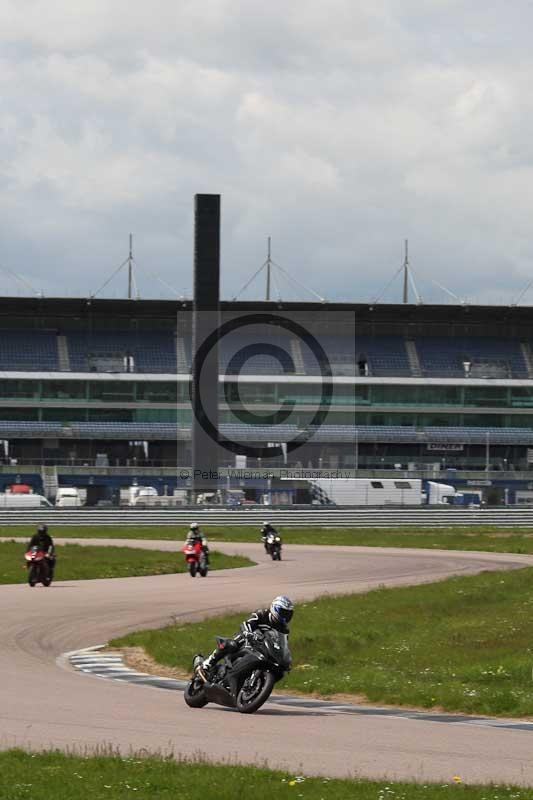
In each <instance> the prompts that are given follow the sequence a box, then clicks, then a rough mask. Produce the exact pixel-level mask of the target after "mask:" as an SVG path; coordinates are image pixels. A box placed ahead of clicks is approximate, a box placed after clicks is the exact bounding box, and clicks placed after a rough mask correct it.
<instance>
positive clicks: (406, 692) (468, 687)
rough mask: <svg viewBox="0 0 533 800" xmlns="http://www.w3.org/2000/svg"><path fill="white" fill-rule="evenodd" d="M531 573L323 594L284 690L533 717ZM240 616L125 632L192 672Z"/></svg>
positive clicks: (295, 625) (305, 623)
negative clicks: (195, 658)
mask: <svg viewBox="0 0 533 800" xmlns="http://www.w3.org/2000/svg"><path fill="white" fill-rule="evenodd" d="M532 587H533V568H528V569H520V570H513V571H505V572H496V573H492V572H491V573H488V572H487V573H483V574H481V575H478V576H475V577H468V578H452V579H449V580H446V581H441V582H438V583H433V584H428V585H425V586H415V587H407V588H396V589H385V588H383V589H377V590H375V591H371V592H369V593H367V594H355V595H347V596H344V597H323V598H320V599H318V600H316V601H313V602H309V603H304V604H302V605H299V606H297V609H296V613H295V617H294V620H293V622H292V625H291V629H292V632H291V637H290V643H291V650H292V654H293V659H294V667H293V669H292V672H291V673H290V674H289V675H288V676H287V677H286V678H285V679H284V681H283V684H282V686H283V688H284V689H288V690H297V691H300V692H308V693H319V694H320V695H323V696H326V697H327V696H328V695H332V694H341V693H347V694H355V695H364V696H365V697H367V698H368V700H369V701H371V702H374V703H386V704H393V705H407V706H415V707H423V708H431V707H441V708H443V709H446V710H448V711H463V712H467V713H482V714H491V715H494V714H495V715H498V714H503V715H507V716H526V715H531V714H533V681H532V667H533V650H532V648H533V591H532ZM241 619H242V614H232V615H229V616H225V617H217V618H212V619H209V620H205V621H203V622H200V623H197V624H185V625H184V624H179V625H172V626H169V627H166V628H162V629H161V630H158V631H153V630H152V631H141V632H137V633H133V634H131V635H129V636H125V637H123V638H122V639H118V640H116V641H114V642H113V643H112V645H113V646H117V647H121V646H135V645H136V646H142V647H144V648H145V649H146V650H147V652H148V653H149V654H150V655H151V656H152V657H153V658H154V659H155V660H156V661H157V662H158V663H160V664H166V665H171V666H178V667H179V668H183V669H187V670H188V669H190V664H191V657H192V655H193V654H194V653H195V652H198V651H200V652H203V653H208V652H210V651H211V650H212V648H213V646H214V641H213V637H214V635H215V634H226V635H230V634H231V633H232V632H233V631H235V630H237V628H238V624H239V622H240V621H241Z"/></svg>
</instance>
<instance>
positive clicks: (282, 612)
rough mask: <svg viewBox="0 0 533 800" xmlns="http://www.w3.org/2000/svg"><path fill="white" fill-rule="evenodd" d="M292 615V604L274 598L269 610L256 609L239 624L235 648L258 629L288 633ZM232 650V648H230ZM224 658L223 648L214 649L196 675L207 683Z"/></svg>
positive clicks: (199, 665)
mask: <svg viewBox="0 0 533 800" xmlns="http://www.w3.org/2000/svg"><path fill="white" fill-rule="evenodd" d="M293 613H294V603H293V602H292V600H290V599H289V598H288V597H286V596H285V595H280V596H279V597H275V598H274V599H273V600H272V602H271V604H270V608H258V609H257V611H254V612H253V613H252V614H250V616H249V617H248V619H245V620H244V622H241V626H240V630H239V633H237V634H236V635H235V636H234V637H233V642H234V643H235V645H236V646H237V647H242V645H243V644H245V643H246V640H247V638H248V636H249V635H250V634H252V633H253V632H254V631H257V630H259V629H260V628H261V629H263V630H265V628H273V629H274V630H276V631H279V632H280V633H286V634H288V633H289V627H288V625H289V622H290V621H291V619H292V615H293ZM232 649H233V648H232ZM224 656H225V648H215V650H213V652H212V653H211V655H210V656H208V657H207V658H206V659H204V660H203V661H202V662H201V663H200V664H198V666H197V667H196V671H197V673H198V675H199V676H200V677H201V678H202V679H203V680H204V681H209V676H210V673H211V671H212V669H213V667H214V666H216V664H217V662H218V661H220V660H221V659H222V658H224Z"/></svg>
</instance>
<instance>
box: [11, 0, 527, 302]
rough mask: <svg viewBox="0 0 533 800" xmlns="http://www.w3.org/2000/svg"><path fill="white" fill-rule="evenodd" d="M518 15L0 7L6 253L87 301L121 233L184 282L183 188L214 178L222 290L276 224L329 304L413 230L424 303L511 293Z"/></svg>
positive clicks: (518, 121)
mask: <svg viewBox="0 0 533 800" xmlns="http://www.w3.org/2000/svg"><path fill="white" fill-rule="evenodd" d="M363 6H364V7H363ZM531 17H532V13H531V6H530V4H529V3H526V2H517V3H515V4H513V6H512V8H510V7H509V6H508V4H504V3H503V2H493V3H489V4H487V5H486V6H485V7H484V9H483V12H482V13H481V12H480V10H479V7H477V6H476V7H474V4H470V3H466V2H458V1H456V0H434V1H433V2H431V3H428V2H424V0H401V2H400V0H379V1H378V2H375V3H373V4H372V5H369V4H361V7H358V6H357V5H356V4H354V3H353V2H349V1H348V0H334V2H330V3H328V4H324V3H318V2H310V1H308V2H303V0H295V2H293V3H290V4H286V3H282V2H281V1H280V0H275V2H273V3H271V4H268V5H266V6H265V4H264V3H259V2H255V0H252V1H250V0H246V1H245V0H238V1H237V0H233V1H232V2H230V1H229V0H206V1H205V2H202V3H198V2H189V1H186V2H185V1H184V2H179V3H171V2H170V0H156V2H152V3H151V4H150V5H149V6H147V5H146V4H144V5H142V4H140V3H133V4H132V3H126V2H125V1H124V0H114V2H110V1H107V0H106V1H104V0H91V1H90V2H89V0H79V2H77V3H76V4H69V3H67V2H66V0H48V1H47V2H44V0H34V2H31V3H27V4H25V6H23V5H22V4H20V3H17V4H15V2H6V3H4V4H2V6H1V7H0V30H2V35H3V40H4V43H5V45H6V46H5V48H4V55H3V60H2V62H1V63H0V93H1V97H2V104H1V106H0V144H1V150H0V153H1V155H0V189H1V191H0V263H2V262H5V261H6V260H7V261H9V262H10V263H9V266H10V267H11V268H12V269H14V270H16V271H20V272H21V273H24V274H29V275H30V276H31V278H32V280H33V281H35V282H37V283H38V284H39V283H40V285H42V286H43V287H46V293H47V294H51V293H57V294H61V293H63V291H64V290H65V287H68V292H69V293H79V294H88V293H90V292H91V291H93V290H94V289H95V288H96V286H97V285H98V284H100V283H101V282H103V280H105V277H106V276H107V275H108V274H110V272H111V271H112V269H113V267H114V265H115V266H116V265H118V263H120V261H121V260H122V259H123V257H124V254H125V250H126V246H127V235H128V233H129V232H130V230H132V231H133V232H134V234H135V243H136V253H137V255H138V260H139V264H140V265H141V266H142V265H144V266H145V269H146V271H148V270H149V271H150V274H151V273H152V272H156V273H157V274H159V275H160V276H161V278H163V279H164V280H165V281H167V282H168V283H169V284H171V285H175V286H176V287H177V288H180V289H182V288H185V287H188V286H190V265H191V259H192V197H193V195H194V193H195V192H202V191H206V192H209V191H212V192H221V193H222V195H223V225H224V228H223V268H224V273H223V274H224V279H223V285H224V291H225V293H226V295H227V296H232V295H233V294H234V293H235V292H236V291H237V290H238V288H239V287H240V286H242V284H243V283H244V282H245V280H246V279H247V278H248V277H249V276H250V275H251V273H252V271H253V270H255V269H256V268H257V267H258V266H259V265H260V264H261V262H262V261H263V259H264V255H265V241H266V237H267V235H269V234H270V235H272V237H273V241H274V246H275V254H276V257H277V260H278V261H279V262H280V263H281V264H283V265H284V266H285V267H287V268H289V269H290V270H291V271H292V272H294V274H295V276H296V277H298V278H299V279H300V280H304V281H305V282H307V283H309V284H310V285H311V286H313V288H315V289H316V290H317V291H318V292H319V293H321V294H325V295H327V296H328V297H330V298H331V299H351V300H356V299H363V300H367V299H372V298H373V297H375V296H376V295H377V294H378V293H379V291H380V290H381V288H382V286H383V285H384V284H385V283H386V282H387V281H388V280H389V278H390V277H391V275H392V274H393V271H394V270H395V269H396V268H397V267H398V266H399V263H400V262H401V257H402V247H403V239H404V238H405V237H408V238H409V239H410V241H411V252H412V263H413V266H414V267H415V269H417V271H418V272H419V273H420V283H421V289H422V285H423V284H424V282H425V284H426V286H425V288H424V289H423V290H422V293H423V294H424V295H426V296H427V298H428V299H436V298H437V297H441V298H442V299H445V295H443V294H439V290H437V289H436V287H435V285H434V284H431V279H435V280H437V281H439V282H441V283H444V284H445V285H447V286H450V288H452V289H453V290H454V291H456V292H457V294H459V295H466V296H469V297H475V298H476V299H478V300H479V301H482V300H494V299H495V298H500V295H501V297H502V298H503V299H507V300H510V299H511V298H512V297H515V296H516V295H517V294H518V292H519V291H520V289H521V288H522V287H523V286H524V285H525V283H527V281H528V280H529V277H530V275H532V274H533V258H532V256H533V253H532V246H531V240H530V220H531V217H532V212H533V208H532V205H533V199H532V197H533V195H532V193H531V192H530V190H529V186H530V178H531V168H532V161H533V149H532V148H533V145H532V141H533V137H532V135H531V131H532V120H533V102H532V100H531V97H530V90H529V84H530V75H531V68H532V57H531V54H530V46H529V42H528V31H529V29H530V27H531ZM36 254H38V255H37V257H36ZM139 281H140V284H141V290H142V292H143V293H145V294H147V295H148V294H149V293H152V294H153V293H154V292H155V291H156V290H155V289H154V281H153V280H152V279H150V278H147V277H146V276H145V278H144V287H143V279H142V278H140V279H139ZM121 288H122V287H121V284H120V281H119V282H118V284H117V288H116V289H113V290H112V291H120V290H121ZM110 291H111V290H110ZM163 291H164V290H163V289H162V288H161V293H163ZM256 291H259V289H258V290H256ZM248 296H250V295H248ZM394 296H396V297H398V296H399V288H398V289H396V295H394V289H393V290H392V292H391V293H390V294H389V299H392V298H393V297H394Z"/></svg>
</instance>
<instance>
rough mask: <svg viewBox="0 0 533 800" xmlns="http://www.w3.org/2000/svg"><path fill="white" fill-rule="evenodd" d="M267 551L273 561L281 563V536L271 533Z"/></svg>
mask: <svg viewBox="0 0 533 800" xmlns="http://www.w3.org/2000/svg"><path fill="white" fill-rule="evenodd" d="M265 550H266V551H267V553H268V554H269V556H271V558H272V561H281V536H278V534H277V533H269V534H268V536H267V538H266V542H265Z"/></svg>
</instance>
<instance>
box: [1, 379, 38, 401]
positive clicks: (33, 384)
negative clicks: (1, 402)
mask: <svg viewBox="0 0 533 800" xmlns="http://www.w3.org/2000/svg"><path fill="white" fill-rule="evenodd" d="M38 396H39V381H15V380H11V381H0V398H6V399H9V400H11V398H14V399H17V398H25V397H27V398H29V399H31V398H34V397H38Z"/></svg>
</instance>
